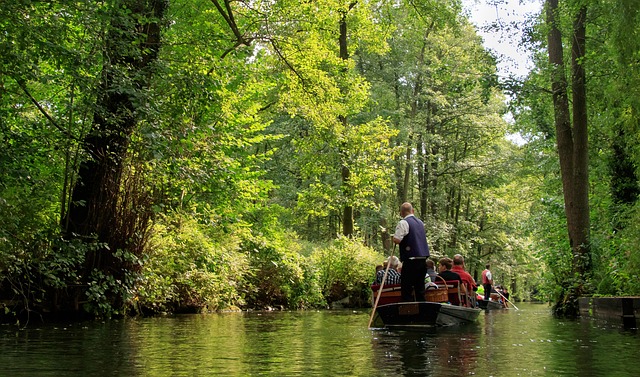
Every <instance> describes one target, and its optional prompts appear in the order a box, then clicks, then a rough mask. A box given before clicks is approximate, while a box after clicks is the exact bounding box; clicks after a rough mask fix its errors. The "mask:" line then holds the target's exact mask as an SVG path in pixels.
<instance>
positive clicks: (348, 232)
mask: <svg viewBox="0 0 640 377" xmlns="http://www.w3.org/2000/svg"><path fill="white" fill-rule="evenodd" d="M354 6H355V2H354V3H352V4H351V5H350V6H349V10H351V8H353V7H354ZM339 43H340V59H342V60H347V59H349V50H348V48H347V12H344V13H343V14H342V18H341V19H340V40H339ZM340 122H341V123H342V126H343V127H344V129H345V130H346V128H347V127H348V126H349V124H348V121H347V117H346V116H343V115H341V116H340ZM345 149H346V147H345ZM342 160H343V161H342V166H341V173H340V175H341V179H342V191H343V193H344V195H345V198H346V200H347V202H346V203H345V204H344V207H343V208H342V234H343V235H345V236H347V237H351V236H352V235H353V206H351V204H350V203H349V202H350V198H351V191H352V190H351V182H350V181H351V170H350V169H349V166H348V165H347V158H346V156H343V157H342Z"/></svg>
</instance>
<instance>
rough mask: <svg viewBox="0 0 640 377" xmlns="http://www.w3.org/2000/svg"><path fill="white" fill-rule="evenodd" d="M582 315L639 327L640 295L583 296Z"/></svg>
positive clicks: (581, 302)
mask: <svg viewBox="0 0 640 377" xmlns="http://www.w3.org/2000/svg"><path fill="white" fill-rule="evenodd" d="M579 305H580V315H581V316H582V317H584V318H594V319H596V320H601V321H606V322H610V323H612V324H615V325H621V326H623V327H624V328H634V329H635V328H637V325H638V322H639V321H638V319H640V297H637V296H626V297H582V298H580V300H579Z"/></svg>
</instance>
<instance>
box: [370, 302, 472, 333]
mask: <svg viewBox="0 0 640 377" xmlns="http://www.w3.org/2000/svg"><path fill="white" fill-rule="evenodd" d="M481 311H482V310H480V309H476V308H465V307H462V306H455V305H448V304H442V303H437V302H397V303H391V304H386V305H381V306H379V307H378V308H376V321H375V322H374V323H375V324H376V325H377V326H381V327H387V328H404V327H434V326H454V325H461V324H465V323H472V322H475V320H476V319H477V318H478V316H479V315H480V312H481Z"/></svg>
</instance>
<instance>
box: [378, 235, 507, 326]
mask: <svg viewBox="0 0 640 377" xmlns="http://www.w3.org/2000/svg"><path fill="white" fill-rule="evenodd" d="M395 251H396V244H395V243H394V244H393V249H392V250H391V255H389V259H387V260H388V263H387V269H386V270H384V276H382V283H380V288H378V296H377V297H376V302H375V303H374V304H373V310H371V317H370V318H369V326H367V327H369V328H371V323H372V322H373V316H375V314H376V308H377V307H378V301H380V295H381V294H382V288H383V287H384V282H385V281H386V280H387V274H388V273H389V267H391V257H392V256H393V253H394V252H395ZM514 306H515V305H514Z"/></svg>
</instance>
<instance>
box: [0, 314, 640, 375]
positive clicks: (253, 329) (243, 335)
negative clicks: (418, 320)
mask: <svg viewBox="0 0 640 377" xmlns="http://www.w3.org/2000/svg"><path fill="white" fill-rule="evenodd" d="M518 308H519V309H520V310H515V309H511V310H506V311H494V312H486V313H482V314H481V315H480V318H479V319H478V322H477V323H476V324H473V325H467V326H461V327H450V328H435V329H429V330H425V331H418V332H415V331H414V332H407V331H387V330H380V329H377V330H376V329H374V330H371V329H368V328H367V324H368V321H369V311H368V310H359V311H358V310H356V311H353V310H344V311H301V312H268V313H258V312H254V313H225V314H207V315H181V316H173V317H163V318H135V319H125V320H113V321H105V322H100V321H96V322H84V323H69V324H56V325H37V324H34V323H31V324H30V325H29V326H28V327H27V328H25V329H19V328H17V327H15V326H8V325H5V326H0V376H63V377H72V376H336V375H337V376H438V377H445V376H456V377H458V376H469V375H475V376H638V375H640V335H639V334H637V333H636V332H635V331H633V330H622V329H620V328H618V327H617V325H609V324H606V323H602V322H595V321H593V320H585V319H583V320H578V321H569V320H559V319H556V318H553V317H552V316H551V313H550V309H549V307H548V306H547V305H541V304H527V303H522V304H518Z"/></svg>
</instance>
